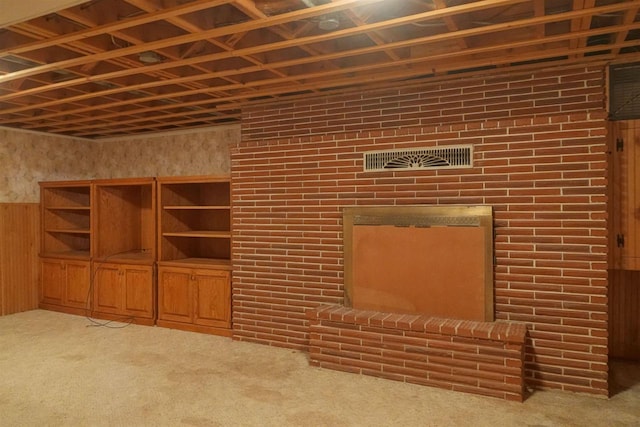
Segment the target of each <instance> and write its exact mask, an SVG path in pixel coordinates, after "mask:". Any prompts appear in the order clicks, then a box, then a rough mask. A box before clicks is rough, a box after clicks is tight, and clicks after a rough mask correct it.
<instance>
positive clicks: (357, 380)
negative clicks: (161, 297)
mask: <svg viewBox="0 0 640 427" xmlns="http://www.w3.org/2000/svg"><path fill="white" fill-rule="evenodd" d="M90 324H91V323H90V322H89V321H88V320H87V319H85V318H83V317H78V316H71V315H66V314H60V313H54V312H48V311H43V310H35V311H30V312H26V313H19V314H14V315H9V316H5V317H0V426H469V425H473V426H491V427H497V426H531V427H533V426H536V427H537V426H638V425H640V367H639V366H638V365H637V364H628V363H617V364H615V370H614V372H613V373H612V376H613V380H614V382H615V384H616V385H615V387H616V391H617V393H616V394H615V395H614V396H613V397H612V398H611V399H609V400H607V399H604V398H597V397H591V396H585V395H578V394H573V393H566V392H556V391H545V392H542V391H537V392H535V393H534V394H533V395H531V396H530V397H529V398H528V399H527V400H526V401H525V402H524V403H516V402H505V401H501V400H498V399H493V398H485V397H481V396H474V395H468V394H462V393H454V392H448V391H443V390H439V389H433V388H428V387H421V386H416V385H411V384H404V383H399V382H393V381H387V380H381V379H377V378H371V377H365V376H358V375H352V374H346V373H341V372H334V371H330V370H323V369H319V368H313V367H310V366H309V365H308V362H307V358H306V355H305V354H304V353H301V352H297V351H291V350H286V349H281V348H274V347H268V346H263V345H258V344H250V343H243V342H237V341H233V340H231V339H229V338H221V337H216V336H210V335H204V334H196V333H190V332H183V331H175V330H170V329H163V328H155V327H146V326H136V325H130V326H127V327H126V328H121V329H108V328H104V327H90V326H88V325H90Z"/></svg>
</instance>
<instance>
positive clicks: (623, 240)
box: [609, 120, 640, 270]
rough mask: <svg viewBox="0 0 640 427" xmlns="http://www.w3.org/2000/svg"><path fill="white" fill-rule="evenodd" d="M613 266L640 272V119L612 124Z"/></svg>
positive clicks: (611, 258)
mask: <svg viewBox="0 0 640 427" xmlns="http://www.w3.org/2000/svg"><path fill="white" fill-rule="evenodd" d="M611 144H612V146H611V153H612V158H611V162H610V165H609V166H610V167H609V174H610V175H609V180H610V183H609V185H610V188H611V194H610V197H611V201H610V212H611V215H610V220H609V224H610V236H611V240H610V252H609V255H610V259H609V262H610V267H611V268H614V269H619V270H640V120H628V121H619V122H612V125H611Z"/></svg>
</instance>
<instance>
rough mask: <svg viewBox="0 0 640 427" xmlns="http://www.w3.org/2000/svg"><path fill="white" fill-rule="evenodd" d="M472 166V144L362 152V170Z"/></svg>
mask: <svg viewBox="0 0 640 427" xmlns="http://www.w3.org/2000/svg"><path fill="white" fill-rule="evenodd" d="M471 166H473V146H472V145H456V146H449V147H430V148H420V149H411V150H385V151H369V152H366V153H364V170H365V171H366V172H371V171H389V170H408V169H410V170H421V169H443V168H448V169H459V168H469V167H471Z"/></svg>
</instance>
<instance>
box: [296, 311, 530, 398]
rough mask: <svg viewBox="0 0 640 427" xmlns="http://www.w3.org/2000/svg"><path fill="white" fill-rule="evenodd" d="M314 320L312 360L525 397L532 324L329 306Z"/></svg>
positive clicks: (314, 314) (312, 316)
mask: <svg viewBox="0 0 640 427" xmlns="http://www.w3.org/2000/svg"><path fill="white" fill-rule="evenodd" d="M306 316H307V318H308V319H309V328H310V331H309V332H310V334H309V336H310V341H309V363H310V364H311V365H314V366H320V367H323V368H329V369H335V370H341V371H346V372H352V373H359V374H364V375H372V376H377V377H381V378H387V379H391V380H397V381H404V382H410V383H415V384H421V385H427V386H433V387H440V388H445V389H448V390H454V391H463V392H468V393H475V394H482V395H487V396H493V397H498V398H502V399H506V400H515V401H520V402H521V401H523V400H524V397H525V381H524V347H525V339H526V335H527V327H526V325H525V324H523V323H519V322H510V321H496V322H476V321H469V320H456V319H444V318H436V317H429V316H422V315H410V314H394V313H381V312H376V311H368V310H357V309H352V308H349V307H344V306H340V305H323V306H320V307H317V308H315V309H311V310H308V311H307V313H306Z"/></svg>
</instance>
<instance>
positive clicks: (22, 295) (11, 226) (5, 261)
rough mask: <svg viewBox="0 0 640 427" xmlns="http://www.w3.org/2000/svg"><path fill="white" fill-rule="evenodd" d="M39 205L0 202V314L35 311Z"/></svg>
mask: <svg viewBox="0 0 640 427" xmlns="http://www.w3.org/2000/svg"><path fill="white" fill-rule="evenodd" d="M39 242H40V205H39V204H37V203H0V315H2V316H4V315H7V314H11V313H18V312H20V311H27V310H33V309H35V308H38V249H39V247H40V244H39Z"/></svg>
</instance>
